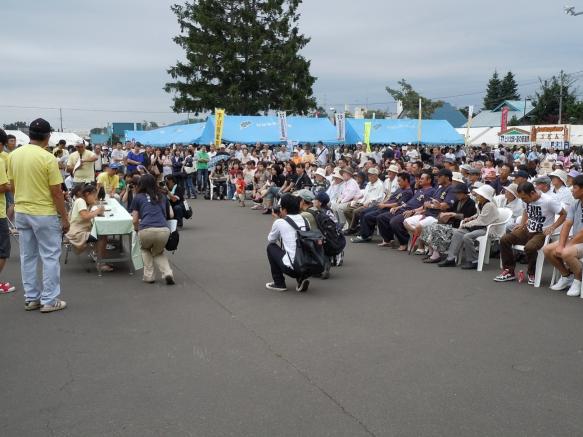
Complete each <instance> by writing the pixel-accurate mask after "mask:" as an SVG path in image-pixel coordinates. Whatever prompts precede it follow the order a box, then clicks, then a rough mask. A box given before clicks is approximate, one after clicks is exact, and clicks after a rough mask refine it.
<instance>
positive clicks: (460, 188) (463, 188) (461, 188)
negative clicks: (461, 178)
mask: <svg viewBox="0 0 583 437" xmlns="http://www.w3.org/2000/svg"><path fill="white" fill-rule="evenodd" d="M451 192H452V193H465V194H469V192H470V190H469V189H468V186H467V185H466V184H456V185H454V186H453V188H452V189H451Z"/></svg>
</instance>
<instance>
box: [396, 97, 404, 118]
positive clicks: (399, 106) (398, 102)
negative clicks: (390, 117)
mask: <svg viewBox="0 0 583 437" xmlns="http://www.w3.org/2000/svg"><path fill="white" fill-rule="evenodd" d="M402 112H403V102H402V101H401V100H397V118H399V116H400V115H401V113H402Z"/></svg>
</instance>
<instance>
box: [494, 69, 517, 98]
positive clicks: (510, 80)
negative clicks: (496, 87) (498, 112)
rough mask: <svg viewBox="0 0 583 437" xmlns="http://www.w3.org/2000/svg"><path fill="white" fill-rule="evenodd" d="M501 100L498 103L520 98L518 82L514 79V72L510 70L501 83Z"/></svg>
mask: <svg viewBox="0 0 583 437" xmlns="http://www.w3.org/2000/svg"><path fill="white" fill-rule="evenodd" d="M499 98H500V101H499V102H498V104H500V103H502V102H503V101H504V100H520V94H518V84H517V83H516V80H515V79H514V74H512V71H509V72H508V73H507V74H506V76H504V79H502V83H501V84H500V96H499Z"/></svg>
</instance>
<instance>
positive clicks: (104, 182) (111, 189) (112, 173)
mask: <svg viewBox="0 0 583 437" xmlns="http://www.w3.org/2000/svg"><path fill="white" fill-rule="evenodd" d="M105 165H106V167H105V171H104V172H103V173H100V174H99V176H97V192H98V193H99V192H100V190H101V189H102V188H103V191H105V194H106V195H109V197H114V196H115V191H116V190H117V189H118V188H119V176H118V175H117V170H118V169H119V164H117V163H115V162H112V163H111V164H105Z"/></svg>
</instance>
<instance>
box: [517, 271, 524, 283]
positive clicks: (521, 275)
mask: <svg viewBox="0 0 583 437" xmlns="http://www.w3.org/2000/svg"><path fill="white" fill-rule="evenodd" d="M524 279H525V277H524V271H523V270H521V271H519V272H518V282H520V283H523V282H524Z"/></svg>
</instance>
